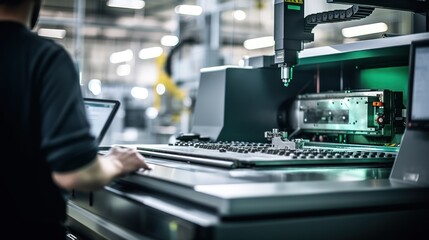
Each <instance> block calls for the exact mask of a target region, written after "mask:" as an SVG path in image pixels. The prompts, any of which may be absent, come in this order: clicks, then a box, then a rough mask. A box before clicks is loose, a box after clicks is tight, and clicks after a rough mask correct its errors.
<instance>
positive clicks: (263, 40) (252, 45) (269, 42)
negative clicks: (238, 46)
mask: <svg viewBox="0 0 429 240" xmlns="http://www.w3.org/2000/svg"><path fill="white" fill-rule="evenodd" d="M272 46H274V38H273V37H271V36H269V37H260V38H253V39H248V40H246V41H244V47H245V48H246V49H248V50H253V49H259V48H267V47H272Z"/></svg>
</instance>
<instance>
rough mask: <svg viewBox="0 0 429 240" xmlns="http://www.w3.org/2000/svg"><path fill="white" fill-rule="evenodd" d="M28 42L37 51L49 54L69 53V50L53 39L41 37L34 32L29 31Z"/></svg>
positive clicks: (44, 54) (45, 54)
mask: <svg viewBox="0 0 429 240" xmlns="http://www.w3.org/2000/svg"><path fill="white" fill-rule="evenodd" d="M28 39H29V41H28V44H30V45H31V48H32V50H33V51H35V53H38V54H41V55H43V56H47V55H49V54H58V53H67V50H66V49H65V48H64V47H63V46H62V45H60V44H59V43H57V42H56V41H54V40H52V39H48V38H45V37H41V36H39V35H37V34H36V33H34V32H29V33H28Z"/></svg>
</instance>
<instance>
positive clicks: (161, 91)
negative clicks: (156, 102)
mask: <svg viewBox="0 0 429 240" xmlns="http://www.w3.org/2000/svg"><path fill="white" fill-rule="evenodd" d="M165 90H166V89H165V85H164V84H162V83H158V84H157V85H156V93H158V95H163V94H164V93H165Z"/></svg>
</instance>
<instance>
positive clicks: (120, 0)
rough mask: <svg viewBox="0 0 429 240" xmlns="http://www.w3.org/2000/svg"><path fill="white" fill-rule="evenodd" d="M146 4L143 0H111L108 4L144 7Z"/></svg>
mask: <svg viewBox="0 0 429 240" xmlns="http://www.w3.org/2000/svg"><path fill="white" fill-rule="evenodd" d="M144 5H145V2H144V1H143V0H109V1H107V6H109V7H117V8H129V9H142V8H143V7H144Z"/></svg>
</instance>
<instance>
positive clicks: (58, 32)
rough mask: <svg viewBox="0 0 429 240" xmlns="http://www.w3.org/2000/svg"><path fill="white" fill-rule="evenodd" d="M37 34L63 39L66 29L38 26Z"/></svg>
mask: <svg viewBox="0 0 429 240" xmlns="http://www.w3.org/2000/svg"><path fill="white" fill-rule="evenodd" d="M37 34H38V35H39V36H42V37H49V38H58V39H63V38H64V37H65V36H66V30H64V29H50V28H40V29H39V30H38V31H37Z"/></svg>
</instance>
